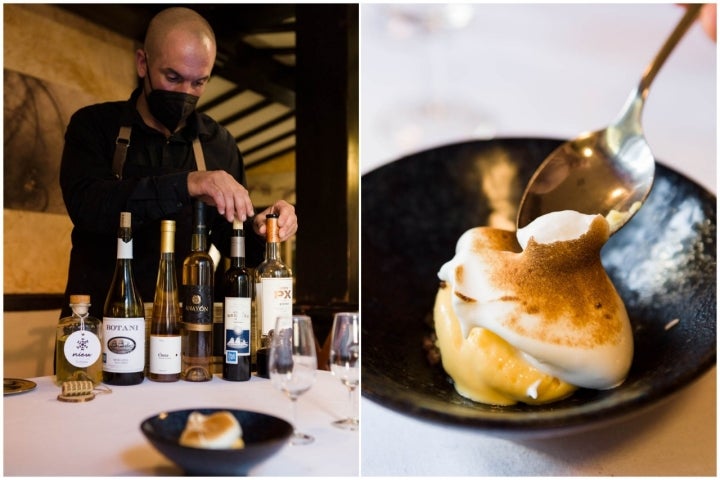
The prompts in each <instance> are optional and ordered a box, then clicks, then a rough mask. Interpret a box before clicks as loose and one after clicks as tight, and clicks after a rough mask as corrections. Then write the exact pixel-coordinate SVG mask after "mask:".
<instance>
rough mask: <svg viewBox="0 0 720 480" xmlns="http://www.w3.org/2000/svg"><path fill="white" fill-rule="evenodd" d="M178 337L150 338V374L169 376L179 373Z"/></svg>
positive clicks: (179, 338)
mask: <svg viewBox="0 0 720 480" xmlns="http://www.w3.org/2000/svg"><path fill="white" fill-rule="evenodd" d="M181 343H182V337H181V336H180V335H176V336H172V337H162V336H159V335H151V336H150V373H156V374H160V375H170V374H176V373H180V367H181V364H182V361H181V357H180V344H181Z"/></svg>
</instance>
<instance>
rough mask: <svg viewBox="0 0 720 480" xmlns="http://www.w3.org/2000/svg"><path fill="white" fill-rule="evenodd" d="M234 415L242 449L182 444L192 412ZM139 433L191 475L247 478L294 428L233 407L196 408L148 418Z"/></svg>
mask: <svg viewBox="0 0 720 480" xmlns="http://www.w3.org/2000/svg"><path fill="white" fill-rule="evenodd" d="M218 411H228V412H230V413H232V414H233V415H234V416H235V418H237V420H238V422H239V423H240V426H241V428H242V431H243V440H244V442H245V447H244V448H240V449H219V450H212V449H206V448H193V447H186V446H183V445H180V443H179V442H178V440H179V438H180V434H181V433H182V431H183V430H184V429H185V425H186V424H187V419H188V416H189V415H190V414H191V413H192V412H200V413H202V414H204V415H210V414H212V413H215V412H218ZM140 430H141V431H142V433H143V434H144V435H145V437H146V438H147V439H148V441H149V442H150V443H151V444H152V445H153V446H154V447H155V448H156V449H157V450H158V451H159V452H160V453H162V454H163V455H164V456H165V457H167V458H168V459H169V460H171V461H172V462H173V463H175V464H176V465H177V466H178V467H180V468H181V469H182V470H183V471H184V472H185V473H186V474H188V475H222V476H235V475H247V474H248V472H249V471H250V469H252V468H253V467H254V466H256V465H257V464H259V463H261V462H263V461H264V460H266V459H267V458H269V457H271V456H272V455H274V454H275V453H276V452H277V451H278V450H280V449H281V448H282V447H284V446H285V445H286V444H287V443H288V438H289V437H290V435H291V434H292V431H293V429H292V425H290V424H289V423H288V422H286V421H285V420H282V419H280V418H277V417H273V416H272V415H266V414H264V413H258V412H251V411H247V410H233V409H230V408H194V409H187V410H175V411H170V412H161V413H159V414H158V415H155V416H153V417H150V418H147V419H145V420H144V421H143V422H142V423H141V424H140Z"/></svg>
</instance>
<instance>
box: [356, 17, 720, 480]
mask: <svg viewBox="0 0 720 480" xmlns="http://www.w3.org/2000/svg"><path fill="white" fill-rule="evenodd" d="M427 8H430V9H435V11H436V12H437V11H438V7H427ZM454 8H455V10H451V12H450V13H451V14H450V15H448V16H447V17H446V18H447V19H448V20H447V22H446V24H447V23H454V24H455V25H458V26H460V28H456V29H446V28H439V27H437V23H435V24H432V23H431V24H430V25H431V26H430V28H429V29H425V32H424V33H423V32H422V29H420V28H415V27H413V26H412V25H411V24H410V23H409V22H408V21H407V19H409V18H415V19H417V18H422V15H421V12H419V10H417V9H416V8H413V7H408V6H392V7H389V6H387V5H380V4H375V5H372V4H364V5H362V7H361V38H362V41H361V84H360V85H361V124H360V126H361V130H360V139H361V157H362V163H361V168H362V173H366V172H369V171H371V170H373V169H375V168H377V167H379V166H381V165H383V164H385V163H387V162H389V161H392V160H394V159H396V158H399V157H401V156H403V155H405V154H409V153H412V152H413V151H416V150H422V149H426V148H429V147H432V146H435V145H439V144H443V143H450V142H454V141H459V140H468V139H472V138H486V137H488V136H493V135H494V136H498V137H508V136H513V137H518V136H521V137H527V136H539V137H552V138H570V137H574V136H576V135H577V134H578V133H580V132H582V131H587V130H595V129H597V128H602V127H604V126H605V125H607V124H608V123H610V122H611V121H612V120H613V119H614V118H615V116H616V115H617V113H618V112H619V110H620V108H621V107H622V105H623V104H624V102H625V99H626V98H627V96H628V95H629V94H630V91H631V90H632V89H633V87H634V86H636V85H637V83H638V82H639V80H640V76H641V74H642V72H643V70H644V68H645V66H646V65H647V64H648V63H649V62H650V60H651V59H652V58H653V57H654V56H655V54H656V52H657V50H658V49H659V48H660V46H661V44H662V43H663V42H664V41H665V39H666V37H667V36H668V35H669V34H670V32H671V30H672V29H673V28H674V27H675V24H676V23H677V21H678V20H679V18H680V16H681V13H682V12H681V8H680V7H678V6H677V5H674V4H659V5H622V4H605V5H571V4H556V5H475V6H474V7H470V6H467V5H465V6H460V7H458V6H455V7H454ZM418 14H420V16H419V15H418ZM401 17H403V18H404V19H405V20H402V19H401ZM463 24H465V26H464V27H463V26H462V25H463ZM415 25H417V24H415ZM426 25H427V23H426ZM428 32H429V33H428ZM716 65H717V53H716V45H715V43H713V42H712V41H711V40H710V39H709V38H708V37H707V36H706V35H705V34H704V33H703V31H702V30H701V29H700V27H699V25H696V26H694V27H692V30H691V31H690V32H688V34H687V35H686V37H685V38H684V39H683V40H682V42H681V43H680V44H679V45H678V47H677V48H676V50H675V51H674V52H673V54H672V55H671V57H670V58H669V59H668V61H667V63H666V64H665V66H664V67H663V69H662V70H661V71H660V73H659V74H658V76H657V77H656V79H655V82H654V83H653V85H652V87H651V89H650V94H649V97H648V100H647V104H646V107H645V112H644V115H643V124H644V128H645V134H646V137H647V139H648V142H649V144H650V146H651V148H652V150H653V152H654V153H655V155H656V157H657V158H658V159H659V160H660V161H661V162H663V163H664V164H666V165H668V166H670V167H671V168H674V169H675V170H678V171H679V172H681V173H683V174H685V175H686V176H688V177H690V178H691V179H692V180H694V181H695V182H697V183H698V184H700V185H702V186H703V187H705V188H706V189H708V190H709V191H711V192H713V193H714V192H716V154H717V145H716V129H717V111H716V105H717V97H716V90H717V77H716ZM433 99H435V100H436V107H437V104H438V103H439V104H441V105H445V106H448V105H449V111H448V114H444V113H443V111H442V110H437V108H436V109H435V110H434V111H435V112H436V116H435V118H436V119H437V120H436V121H435V122H434V123H430V124H427V123H423V118H424V117H423V116H422V115H421V114H419V113H418V112H421V111H422V110H411V109H413V108H416V107H418V106H422V105H424V104H426V103H427V101H428V100H433ZM408 111H413V113H412V114H410V115H408V114H407V112H408ZM438 111H439V112H440V113H439V114H438V113H437V112H438ZM428 125H429V126H428ZM688 348H692V347H690V346H689V347H688ZM715 377H716V369H715V368H713V369H712V370H711V371H710V372H708V373H707V374H706V375H704V376H703V377H702V378H701V379H700V380H699V381H697V382H696V383H694V384H692V385H691V386H689V387H688V388H686V389H684V390H683V391H681V392H680V393H679V394H677V395H675V396H673V397H672V398H670V399H669V400H668V401H667V402H666V403H665V404H663V405H660V406H658V407H657V408H654V409H652V410H649V411H648V412H646V413H644V414H641V415H640V416H638V417H636V418H633V419H630V420H627V421H624V422H622V423H620V424H616V425H614V426H611V427H608V428H603V429H598V430H593V431H590V432H587V433H585V434H582V435H573V436H569V437H563V438H555V439H545V440H532V441H529V440H528V441H510V440H503V439H499V438H494V437H491V436H487V435H484V434H482V433H480V432H476V431H468V430H460V429H454V428H448V427H445V426H439V425H436V424H430V423H427V422H424V421H421V420H417V419H415V418H413V417H410V416H406V415H403V414H399V413H397V412H394V411H392V410H389V409H387V408H385V407H383V406H381V405H378V404H376V403H374V402H372V401H370V400H368V399H363V400H362V402H361V411H362V422H363V430H362V465H361V470H362V473H363V475H418V476H421V475H436V476H448V475H715V473H716V448H717V446H716V380H715Z"/></svg>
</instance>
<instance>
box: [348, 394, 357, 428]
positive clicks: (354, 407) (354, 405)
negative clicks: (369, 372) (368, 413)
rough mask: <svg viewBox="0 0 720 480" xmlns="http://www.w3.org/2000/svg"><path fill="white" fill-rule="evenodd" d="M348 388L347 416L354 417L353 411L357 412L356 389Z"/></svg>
mask: <svg viewBox="0 0 720 480" xmlns="http://www.w3.org/2000/svg"><path fill="white" fill-rule="evenodd" d="M349 390H350V416H349V417H348V418H351V419H353V420H354V419H356V418H357V415H356V414H355V412H357V395H355V391H356V390H357V388H356V387H354V386H353V387H349Z"/></svg>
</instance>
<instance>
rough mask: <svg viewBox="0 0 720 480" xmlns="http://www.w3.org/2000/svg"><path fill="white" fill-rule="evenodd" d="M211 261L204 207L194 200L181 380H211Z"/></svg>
mask: <svg viewBox="0 0 720 480" xmlns="http://www.w3.org/2000/svg"><path fill="white" fill-rule="evenodd" d="M213 277H214V265H213V260H212V257H210V255H208V253H207V226H206V225H205V204H204V203H203V202H201V201H200V200H195V201H194V207H193V234H192V241H191V244H190V254H188V256H187V258H185V260H184V261H183V271H182V285H183V286H182V288H183V291H182V299H183V311H182V312H183V314H182V316H183V329H182V378H183V379H185V380H188V381H190V382H206V381H208V380H211V379H212V354H213V341H212V330H213Z"/></svg>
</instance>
